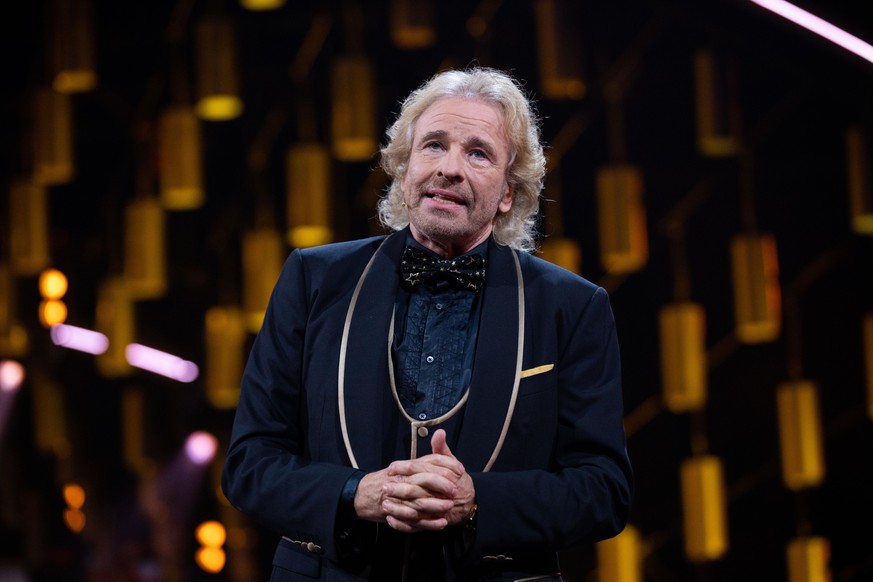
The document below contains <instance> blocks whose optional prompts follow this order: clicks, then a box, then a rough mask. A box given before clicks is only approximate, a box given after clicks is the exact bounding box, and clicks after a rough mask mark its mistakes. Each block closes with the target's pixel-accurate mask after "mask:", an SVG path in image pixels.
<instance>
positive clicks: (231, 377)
mask: <svg viewBox="0 0 873 582" xmlns="http://www.w3.org/2000/svg"><path fill="white" fill-rule="evenodd" d="M205 334H206V338H205V339H206V379H205V383H206V397H207V398H208V399H209V403H210V404H211V405H212V406H213V408H216V409H219V410H230V409H233V408H235V407H236V405H237V403H238V402H239V391H240V380H241V379H242V372H243V368H244V367H245V347H246V346H245V342H246V320H245V317H244V316H243V312H242V310H241V309H240V308H239V307H235V306H215V307H210V308H209V309H208V310H207V311H206V316H205Z"/></svg>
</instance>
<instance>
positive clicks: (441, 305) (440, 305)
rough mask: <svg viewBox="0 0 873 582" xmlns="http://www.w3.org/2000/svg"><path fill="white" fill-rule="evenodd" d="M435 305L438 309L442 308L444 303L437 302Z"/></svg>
mask: <svg viewBox="0 0 873 582" xmlns="http://www.w3.org/2000/svg"><path fill="white" fill-rule="evenodd" d="M435 307H436V308H437V310H440V309H442V308H443V304H442V303H437V304H436V306H435Z"/></svg>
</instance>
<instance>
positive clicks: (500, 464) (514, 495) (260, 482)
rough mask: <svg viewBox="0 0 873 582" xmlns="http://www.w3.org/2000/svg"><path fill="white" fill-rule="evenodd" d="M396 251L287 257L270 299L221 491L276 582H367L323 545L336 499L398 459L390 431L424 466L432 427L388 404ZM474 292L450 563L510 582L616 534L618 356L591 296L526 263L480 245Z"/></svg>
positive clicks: (462, 571) (602, 303) (576, 282)
mask: <svg viewBox="0 0 873 582" xmlns="http://www.w3.org/2000/svg"><path fill="white" fill-rule="evenodd" d="M405 238H406V231H401V232H398V233H394V234H392V235H389V236H388V237H374V238H370V239H366V240H359V241H352V242H342V243H336V244H331V245H326V246H322V247H318V248H309V249H298V250H295V251H294V252H292V253H291V254H290V256H289V257H288V259H287V261H286V264H285V266H284V268H283V270H282V273H281V275H280V277H279V280H278V282H277V284H276V286H275V289H274V291H273V294H272V298H271V300H270V304H269V307H268V309H267V313H266V317H265V320H264V323H263V326H262V328H261V330H260V332H259V334H258V336H257V338H256V339H255V342H254V344H253V347H252V351H251V354H250V357H249V361H248V364H247V366H246V369H245V373H244V377H243V381H242V391H241V396H240V402H239V406H238V408H237V411H236V418H235V421H234V426H233V432H232V436H231V443H230V447H229V449H228V453H227V458H226V462H225V466H224V472H223V479H222V481H223V488H224V492H225V494H226V496H227V498H228V499H229V500H230V501H231V502H232V503H233V505H234V506H235V507H237V508H238V509H239V510H240V511H242V512H244V513H245V514H247V515H249V516H250V517H252V518H253V519H254V520H256V521H257V522H259V523H261V524H263V525H264V526H267V527H269V528H271V529H273V530H275V531H276V532H278V533H280V534H281V535H282V536H284V537H283V540H282V542H281V543H280V546H279V548H278V550H277V553H276V558H275V561H274V566H275V568H274V578H273V579H274V580H309V579H312V578H316V579H322V580H365V579H366V572H367V569H366V568H364V569H363V570H359V569H358V568H357V566H353V565H352V564H351V563H346V562H345V559H346V558H345V556H346V553H345V552H344V550H343V548H342V547H340V546H341V545H342V544H340V545H338V539H339V537H340V535H339V532H338V531H337V529H336V524H337V510H338V507H339V499H340V496H341V492H342V489H343V486H344V484H345V483H346V481H347V479H348V478H349V476H350V475H351V474H352V473H353V472H354V471H355V467H358V468H360V469H362V470H364V471H374V470H378V469H382V468H384V467H386V466H387V465H388V464H389V463H390V462H391V461H392V460H395V458H396V443H397V440H398V438H397V434H398V431H400V432H401V433H402V434H406V435H409V436H408V437H406V438H408V439H410V442H411V443H414V444H415V446H416V448H417V453H416V454H417V456H422V455H424V454H427V453H429V452H430V448H429V446H430V445H429V441H430V437H429V436H428V435H429V434H432V431H433V430H435V429H436V428H437V426H434V425H428V423H410V422H409V421H408V420H406V419H403V418H402V415H401V413H400V412H399V408H398V406H397V404H396V403H395V400H394V396H393V395H392V391H391V389H390V388H389V386H391V378H390V377H389V374H390V372H389V367H390V366H389V351H390V339H389V336H390V328H391V323H392V314H393V312H394V306H395V298H396V293H397V285H398V281H399V263H400V255H401V254H402V252H403V248H404V243H405ZM362 274H363V275H362ZM482 293H484V295H483V296H482V312H481V319H480V327H479V334H478V341H477V346H476V354H475V363H474V367H473V376H472V382H471V385H470V390H469V393H468V398H467V400H466V403H465V404H464V405H463V407H462V408H461V410H460V412H459V413H458V415H456V417H455V419H454V421H455V422H457V423H459V424H458V425H456V430H455V431H454V432H452V433H450V434H452V435H453V438H452V439H451V440H450V442H449V446H450V447H451V449H452V451H453V452H454V453H455V455H456V456H457V457H458V458H459V459H460V460H461V461H462V462H463V464H464V467H465V468H466V470H467V471H468V472H469V473H470V474H471V476H472V478H473V482H474V485H475V488H476V498H477V503H478V514H477V526H476V531H475V535H472V536H470V535H468V536H467V540H466V545H463V551H461V552H460V555H457V556H454V557H455V558H457V567H458V568H459V571H458V572H459V573H458V579H463V580H468V579H476V578H477V577H479V573H481V572H483V571H486V570H487V571H489V572H491V573H494V572H495V571H499V570H505V571H506V574H505V576H504V577H502V578H500V579H513V577H515V576H520V575H519V574H515V573H513V572H527V573H528V575H530V574H531V570H533V569H536V570H541V569H547V570H554V569H557V566H556V565H555V553H556V551H557V550H559V549H562V548H565V547H568V546H572V545H575V544H579V543H582V542H594V541H598V540H601V539H605V538H608V537H611V536H614V535H616V534H617V533H618V532H620V531H621V530H622V528H623V527H624V525H625V523H626V520H627V516H628V511H629V505H630V499H631V490H632V474H631V467H630V463H629V461H628V457H627V454H626V450H625V437H624V431H623V426H622V418H623V408H622V392H621V380H620V360H619V348H618V342H617V339H616V335H615V325H614V320H613V316H612V311H611V308H610V305H609V299H608V297H607V294H606V292H605V291H604V290H603V289H602V288H599V287H597V286H595V285H593V284H592V283H590V282H588V281H586V280H585V279H583V278H582V277H579V276H577V275H575V274H573V273H570V272H569V271H566V270H564V269H561V268H559V267H557V266H555V265H553V264H551V263H548V262H546V261H543V260H541V259H539V258H536V257H534V256H532V255H530V254H527V253H518V252H515V251H513V250H511V249H509V248H508V247H505V246H501V245H498V244H496V243H494V242H493V241H492V242H491V244H490V245H489V252H488V257H487V279H486V284H485V287H484V289H483V291H482ZM368 525H370V526H371V527H372V528H373V530H375V529H376V526H374V525H372V524H368ZM379 529H381V530H382V531H383V532H385V530H387V529H390V528H388V526H387V525H385V524H381V525H380V526H379ZM449 529H452V528H449ZM365 531H366V530H365ZM385 533H388V534H392V535H393V534H394V532H393V531H391V532H385ZM374 535H378V534H376V533H374ZM382 535H383V538H382V539H385V538H391V536H390V535H389V536H385V535H384V533H383V534H382ZM413 535H419V534H413ZM395 537H402V536H395ZM371 541H372V540H370V542H371ZM362 543H365V544H366V543H369V542H368V541H367V540H363V541H362ZM367 555H368V554H367V553H365V554H364V556H363V558H364V561H366V560H367V559H368V558H367ZM374 555H375V554H374ZM531 564H537V565H536V566H530V565H531ZM542 564H547V566H542ZM361 572H363V573H361ZM533 573H541V574H547V573H549V572H548V571H542V572H533ZM385 582H391V581H385Z"/></svg>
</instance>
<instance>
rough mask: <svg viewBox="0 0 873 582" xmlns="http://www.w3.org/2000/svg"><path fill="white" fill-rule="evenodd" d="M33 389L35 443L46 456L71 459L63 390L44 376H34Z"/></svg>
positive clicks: (32, 380) (34, 374) (32, 378)
mask: <svg viewBox="0 0 873 582" xmlns="http://www.w3.org/2000/svg"><path fill="white" fill-rule="evenodd" d="M30 382H31V385H32V386H33V430H34V442H35V443H36V446H37V448H38V449H39V450H40V451H41V452H42V453H44V454H51V455H55V456H56V457H58V458H66V457H68V456H69V455H70V452H71V451H70V449H71V446H70V438H69V432H68V427H67V415H66V413H65V412H64V409H65V406H64V393H63V392H62V391H61V387H60V386H58V385H57V383H55V382H54V381H52V380H51V379H50V378H48V377H46V376H45V375H44V374H41V373H33V374H31V379H30Z"/></svg>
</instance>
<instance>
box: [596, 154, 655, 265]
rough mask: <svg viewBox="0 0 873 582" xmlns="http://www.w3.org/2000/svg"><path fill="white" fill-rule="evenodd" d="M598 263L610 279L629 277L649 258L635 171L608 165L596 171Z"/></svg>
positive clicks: (638, 176) (638, 177)
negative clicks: (622, 276)
mask: <svg viewBox="0 0 873 582" xmlns="http://www.w3.org/2000/svg"><path fill="white" fill-rule="evenodd" d="M597 218H598V221H597V226H598V235H599V237H598V239H599V241H600V261H601V264H602V265H603V267H604V269H605V270H606V271H607V272H609V273H611V274H614V275H617V274H626V273H632V272H635V271H638V270H640V269H641V268H642V267H643V266H645V264H646V262H647V261H648V258H649V243H648V230H647V228H646V211H645V207H644V204H643V177H642V173H641V172H640V170H639V168H637V167H636V166H633V165H631V164H626V163H612V164H608V165H605V166H602V167H601V168H600V169H598V171H597Z"/></svg>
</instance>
